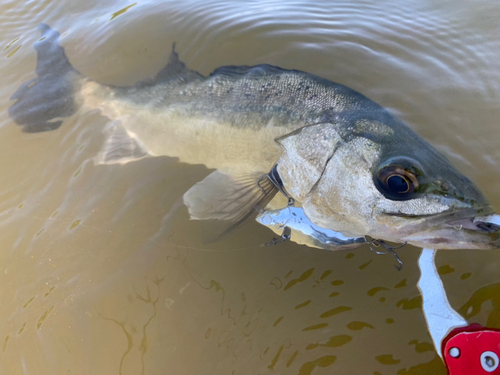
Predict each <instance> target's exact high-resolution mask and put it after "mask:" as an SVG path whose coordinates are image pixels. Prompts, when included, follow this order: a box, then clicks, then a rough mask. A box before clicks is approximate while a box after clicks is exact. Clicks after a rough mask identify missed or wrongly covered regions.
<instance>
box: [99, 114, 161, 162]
mask: <svg viewBox="0 0 500 375" xmlns="http://www.w3.org/2000/svg"><path fill="white" fill-rule="evenodd" d="M105 132H106V133H107V138H106V141H105V142H104V146H103V148H102V150H101V152H99V154H97V156H96V157H95V158H94V164H96V165H98V164H127V163H130V162H132V161H137V160H140V159H143V158H145V157H149V156H151V154H150V153H149V152H148V150H147V149H146V148H145V147H144V146H143V145H142V144H141V143H140V141H139V140H138V139H137V138H136V137H135V136H134V134H131V133H129V132H127V130H125V128H124V127H123V126H122V125H121V123H120V121H119V120H117V121H112V122H111V123H109V124H108V125H107V126H106V128H105Z"/></svg>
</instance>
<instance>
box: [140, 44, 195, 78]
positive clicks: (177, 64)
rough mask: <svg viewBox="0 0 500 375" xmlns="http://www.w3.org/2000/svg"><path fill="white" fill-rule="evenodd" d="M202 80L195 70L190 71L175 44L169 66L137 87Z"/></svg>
mask: <svg viewBox="0 0 500 375" xmlns="http://www.w3.org/2000/svg"><path fill="white" fill-rule="evenodd" d="M199 78H202V76H201V75H200V74H199V73H198V72H195V71H194V70H189V69H188V68H187V67H186V64H184V63H183V62H182V61H181V60H180V59H179V55H178V54H177V52H176V51H175V43H174V44H173V45H172V52H171V53H170V57H169V58H168V63H167V65H166V66H165V67H164V68H163V69H162V70H160V71H159V72H158V73H156V75H154V76H153V77H149V78H146V79H145V80H142V81H140V82H138V83H137V86H152V85H155V84H157V83H159V82H165V81H170V80H176V81H181V82H188V81H192V80H196V79H199Z"/></svg>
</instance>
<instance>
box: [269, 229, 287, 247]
mask: <svg viewBox="0 0 500 375" xmlns="http://www.w3.org/2000/svg"><path fill="white" fill-rule="evenodd" d="M291 236H292V230H291V229H290V228H289V227H284V228H283V233H282V234H281V236H280V238H276V237H273V239H272V240H271V241H269V242H266V243H265V244H264V246H270V245H277V244H279V243H281V242H285V241H288V240H289V239H290V237H291Z"/></svg>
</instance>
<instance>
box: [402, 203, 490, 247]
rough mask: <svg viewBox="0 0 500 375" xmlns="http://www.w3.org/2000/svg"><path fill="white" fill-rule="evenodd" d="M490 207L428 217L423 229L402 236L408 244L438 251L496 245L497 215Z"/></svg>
mask: <svg viewBox="0 0 500 375" xmlns="http://www.w3.org/2000/svg"><path fill="white" fill-rule="evenodd" d="M493 213H494V210H493V208H492V207H491V206H485V207H481V208H480V209H477V208H468V209H464V210H459V211H456V212H449V213H442V214H439V215H436V216H435V217H432V218H428V219H429V221H428V222H427V224H428V225H426V227H427V229H424V230H420V231H418V232H416V233H413V234H410V235H408V236H406V237H405V238H404V240H405V241H407V242H408V243H410V244H412V245H415V246H418V247H427V248H433V249H436V250H438V249H440V250H452V249H457V250H458V249H471V250H474V249H478V250H479V249H480V250H491V249H498V248H500V215H494V214H493Z"/></svg>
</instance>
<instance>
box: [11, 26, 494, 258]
mask: <svg viewBox="0 0 500 375" xmlns="http://www.w3.org/2000/svg"><path fill="white" fill-rule="evenodd" d="M40 28H41V31H42V35H43V37H42V38H41V39H39V40H38V41H37V42H36V43H35V49H36V50H37V53H38V58H37V67H36V74H37V77H36V78H34V79H32V80H31V81H28V82H26V83H25V84H24V85H22V86H21V87H20V88H19V89H18V90H17V92H16V93H15V94H14V95H13V96H12V99H15V100H16V101H15V102H14V103H13V104H12V106H11V107H10V108H9V114H10V116H11V118H12V119H13V120H14V121H15V122H16V123H17V124H18V125H20V126H22V130H23V131H24V132H41V131H48V130H55V129H57V128H59V127H60V126H61V124H62V122H63V120H62V118H64V117H67V116H71V115H74V114H75V113H77V111H79V110H83V111H85V110H91V109H92V110H95V109H96V108H98V109H100V110H101V111H102V113H103V114H104V115H105V116H107V117H109V119H110V120H112V121H110V123H109V125H108V126H107V129H106V130H107V131H108V133H109V137H108V140H107V141H106V144H105V147H104V149H103V151H102V152H101V153H100V154H99V155H98V156H97V157H96V162H97V163H99V164H109V163H125V162H130V161H133V160H138V159H140V158H143V157H150V156H170V157H177V158H179V160H180V161H181V162H185V163H191V164H204V165H206V166H207V167H208V168H211V169H215V171H214V172H213V173H211V174H210V175H209V176H208V177H206V178H205V179H204V180H203V181H201V182H199V183H198V184H196V185H194V186H193V187H192V188H191V189H190V190H189V191H188V192H186V194H185V195H184V203H185V204H186V206H187V207H188V210H189V213H190V215H191V218H192V219H200V220H202V219H217V220H222V221H225V222H227V223H233V224H232V225H235V224H237V223H240V222H242V221H243V220H245V219H246V218H248V217H250V216H252V215H255V214H257V212H258V211H259V210H263V209H265V207H266V206H267V205H268V203H269V202H270V201H271V199H272V198H273V197H274V196H275V195H276V193H277V192H279V191H281V192H283V193H284V194H286V195H287V196H288V197H289V198H291V200H294V201H295V203H296V204H297V205H300V206H301V207H302V208H303V211H304V213H305V215H306V216H307V217H308V219H309V220H310V221H311V222H312V223H314V224H315V225H318V226H320V227H322V228H328V229H331V230H333V231H337V232H341V233H343V234H344V235H345V236H348V237H357V236H371V237H373V238H377V239H382V240H386V241H393V242H405V241H406V242H408V243H410V244H413V245H416V246H419V247H432V248H435V249H463V248H466V249H492V248H496V247H498V246H499V245H500V235H499V232H498V231H497V230H496V229H495V228H492V227H488V226H485V225H481V221H477V220H476V222H474V219H476V218H477V217H481V216H485V215H490V214H493V213H494V210H493V208H492V207H491V205H490V204H489V202H488V200H487V199H486V198H485V197H484V195H483V194H482V193H481V192H480V191H479V189H478V188H477V187H476V186H475V185H474V184H473V183H472V182H471V181H470V180H468V179H467V178H466V177H465V176H463V175H462V174H461V173H460V172H458V171H457V170H456V169H455V168H454V167H453V166H452V165H451V164H450V162H449V161H448V160H447V159H446V158H445V157H444V156H443V155H441V154H440V153H438V152H437V151H436V150H435V149H434V148H433V147H432V146H431V145H430V144H429V143H427V142H426V141H425V140H423V139H422V138H420V137H419V136H418V135H417V134H415V133H414V132H413V131H412V130H411V129H410V128H409V127H408V126H406V125H405V124H404V123H403V122H402V121H400V120H399V119H397V118H395V117H394V116H392V115H391V114H390V113H389V112H388V111H386V110H385V109H384V108H382V107H381V106H380V105H378V104H377V103H375V102H373V101H372V100H370V99H368V98H367V97H365V96H363V95H362V94H360V93H358V92H356V91H354V90H351V89H349V88H348V87H346V86H343V85H340V84H337V83H334V82H331V81H329V80H327V79H324V78H321V77H318V76H315V75H312V74H309V73H305V72H301V71H297V70H284V69H281V68H278V67H274V66H270V65H258V66H239V67H236V66H226V67H221V68H218V69H216V70H215V71H214V72H213V73H212V74H210V75H209V76H208V77H204V76H202V75H200V74H199V73H197V72H195V71H192V70H189V69H188V68H187V67H186V66H185V64H184V63H182V62H181V61H180V60H179V57H178V55H177V53H176V52H175V50H173V51H172V54H171V56H170V59H169V62H168V64H167V66H166V67H165V68H164V69H162V70H161V71H160V72H159V73H158V74H157V75H156V76H154V77H152V78H150V79H147V80H144V81H141V82H139V83H137V84H136V85H134V86H131V87H114V86H109V85H102V84H99V83H97V82H94V81H92V80H91V79H89V78H86V77H84V76H83V75H81V74H80V73H79V72H78V71H76V70H75V69H74V68H73V67H72V66H71V64H70V62H69V60H68V59H67V57H66V55H65V53H64V49H63V48H62V47H61V46H59V44H58V40H59V34H58V33H57V32H56V31H54V30H52V29H50V28H49V27H48V26H46V25H42V26H41V27H40ZM270 171H271V172H270ZM278 195H280V194H278Z"/></svg>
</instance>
